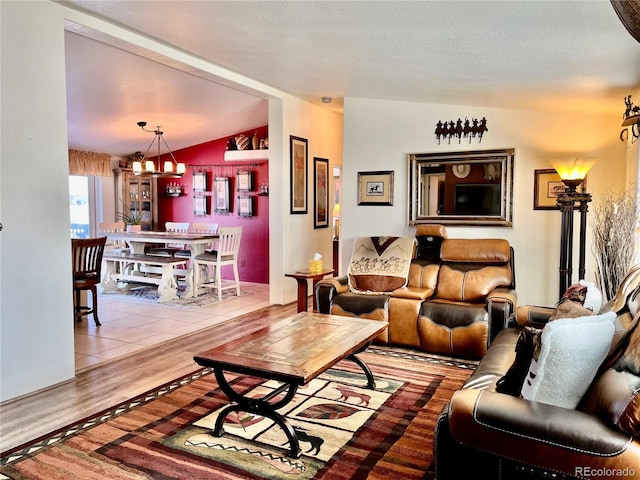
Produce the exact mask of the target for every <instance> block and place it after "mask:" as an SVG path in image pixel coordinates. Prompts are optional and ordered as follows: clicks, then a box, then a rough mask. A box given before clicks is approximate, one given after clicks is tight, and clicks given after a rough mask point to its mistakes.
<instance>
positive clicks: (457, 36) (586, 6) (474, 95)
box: [60, 0, 640, 153]
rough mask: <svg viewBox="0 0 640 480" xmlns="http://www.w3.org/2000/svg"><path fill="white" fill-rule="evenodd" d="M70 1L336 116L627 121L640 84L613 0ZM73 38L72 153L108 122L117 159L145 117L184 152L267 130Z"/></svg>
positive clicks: (180, 78) (236, 98)
mask: <svg viewBox="0 0 640 480" xmlns="http://www.w3.org/2000/svg"><path fill="white" fill-rule="evenodd" d="M60 3H63V4H65V5H67V6H71V7H72V8H77V9H80V10H86V11H88V12H90V13H92V14H94V15H98V16H101V17H104V18H106V19H109V20H110V21H112V22H115V23H117V24H119V25H122V26H125V27H126V28H129V29H131V30H133V31H136V32H140V33H143V34H145V35H147V36H149V37H152V38H155V39H159V40H161V41H163V42H165V43H167V44H171V45H174V46H176V47H178V48H180V49H183V50H185V51H188V52H191V53H193V54H195V55H197V56H200V57H202V58H205V59H207V60H210V61H211V62H213V63H215V64H217V65H220V66H222V67H225V68H227V69H229V70H231V71H234V72H237V73H240V74H243V75H245V76H247V77H250V78H254V79H256V80H259V81H261V82H262V83H265V84H268V85H271V86H274V87H276V88H278V89H280V90H283V91H286V92H289V93H291V94H293V95H296V96H299V97H301V98H305V99H308V100H310V101H312V102H314V103H318V104H319V103H320V98H321V97H322V96H329V97H332V98H334V101H333V102H332V103H331V104H330V105H329V107H328V108H334V109H336V108H337V109H339V108H340V106H341V104H342V103H341V100H342V98H344V97H363V98H374V99H387V100H401V101H410V102H428V103H444V104H462V105H484V106H494V107H502V108H535V109H543V110H568V111H576V112H597V113H604V114H612V115H622V112H623V110H624V103H623V98H624V96H625V95H628V94H629V93H632V92H635V91H637V89H638V86H640V44H639V43H638V42H637V41H636V40H635V39H634V38H633V37H632V36H631V35H630V34H629V33H628V32H627V31H626V29H625V28H624V27H623V25H622V24H621V22H620V20H619V19H618V17H617V15H616V13H615V11H614V9H613V8H612V6H611V4H610V3H609V2H608V1H605V0H596V1H422V2H409V1H406V2H405V1H390V2H384V1H376V2H368V1H359V2H355V1H353V2H344V1H322V2H315V1H309V2H307V1H296V2H285V1H260V2H253V1H247V2H240V1H231V2H228V1H187V2H185V1H165V2H158V1H121V0H111V1H108V2H107V1H98V2H96V1H84V0H78V1H68V2H60ZM67 36H68V64H69V66H68V70H70V72H68V76H69V82H70V84H69V89H68V90H69V112H70V114H69V118H70V129H69V131H70V133H69V135H70V142H71V143H78V144H79V143H80V140H79V139H80V138H82V139H83V142H85V144H86V145H87V149H88V146H89V144H91V143H94V144H95V143H96V142H99V141H101V140H98V138H97V135H96V133H95V131H96V130H97V128H96V127H95V126H96V125H100V123H101V122H102V124H101V130H102V133H101V135H102V136H104V135H105V134H107V135H111V134H112V131H113V134H114V135H118V134H119V135H120V137H119V138H121V139H123V140H122V142H121V144H118V137H117V136H116V137H113V139H112V143H113V144H114V147H113V148H116V144H117V149H118V152H119V153H124V152H126V151H128V150H127V148H129V150H130V145H131V144H130V143H127V142H129V141H130V140H129V139H125V138H124V137H127V134H125V133H123V132H124V131H125V129H127V131H130V130H132V129H133V130H134V131H132V132H130V133H132V135H133V138H134V139H135V138H137V140H138V143H139V142H140V138H141V137H140V135H141V134H140V133H139V131H138V132H135V129H137V126H135V123H136V122H137V121H139V120H145V121H147V122H149V123H150V125H154V126H155V123H158V124H159V125H162V126H163V128H164V129H165V132H166V133H165V137H166V139H167V141H168V142H169V144H170V146H171V147H172V148H174V149H176V148H180V147H182V146H186V144H187V143H189V142H192V143H191V144H193V143H200V142H201V141H206V140H208V139H211V138H217V137H220V136H224V135H227V134H230V133H233V132H234V129H235V131H238V130H242V129H243V128H242V127H240V128H236V125H241V124H242V121H243V120H242V119H243V118H244V119H251V120H250V122H251V121H253V122H254V123H253V124H247V127H248V128H253V126H256V125H259V124H265V123H267V113H266V102H265V101H264V100H257V99H255V98H252V97H248V96H247V95H246V94H244V93H241V92H239V91H235V90H229V89H228V88H227V87H220V86H218V85H215V84H212V83H211V82H209V81H206V80H203V79H200V78H196V77H194V76H191V75H188V74H185V73H183V72H179V71H178V70H174V69H172V68H169V67H166V66H161V65H159V64H154V62H152V61H150V60H146V59H142V58H141V57H136V55H133V54H131V53H126V52H123V51H118V50H116V49H113V48H112V47H108V46H106V45H102V44H99V42H95V41H93V40H88V39H84V38H81V37H79V36H77V35H73V34H67ZM69 37H70V38H69ZM94 49H95V50H94ZM111 50H116V52H110V51H111ZM123 56H124V57H126V58H124V57H123ZM131 57H133V58H131ZM98 87H99V91H98ZM96 98H100V100H99V101H98V103H99V105H94V104H93V102H96ZM634 100H636V103H638V100H639V99H634ZM103 110H105V111H106V112H107V113H104V112H103ZM154 115H155V119H154ZM144 117H146V118H144ZM105 119H107V121H106V122H104V120H105ZM235 121H237V122H238V123H235ZM83 124H84V126H83ZM225 128H226V131H225ZM76 132H81V133H82V134H81V135H77V136H76ZM189 132H191V134H190V135H189ZM220 132H223V133H220ZM183 137H184V139H183ZM172 139H174V140H175V143H176V145H177V146H175V147H174V145H173V143H174V140H172ZM198 139H200V140H199V141H198ZM150 140H151V138H147V139H145V142H148V141H150ZM185 142H186V143H185ZM143 143H144V142H143ZM127 145H129V147H128V146H127ZM101 147H102V146H101ZM143 147H145V145H143V146H140V145H138V146H137V147H136V149H138V150H139V149H141V148H143ZM93 149H94V150H97V149H98V148H97V146H94V148H93ZM102 151H105V150H104V149H103V150H102ZM110 153H114V151H111V152H110Z"/></svg>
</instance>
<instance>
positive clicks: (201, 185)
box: [193, 172, 207, 192]
mask: <svg viewBox="0 0 640 480" xmlns="http://www.w3.org/2000/svg"><path fill="white" fill-rule="evenodd" d="M193 191H194V192H206V191H207V172H193Z"/></svg>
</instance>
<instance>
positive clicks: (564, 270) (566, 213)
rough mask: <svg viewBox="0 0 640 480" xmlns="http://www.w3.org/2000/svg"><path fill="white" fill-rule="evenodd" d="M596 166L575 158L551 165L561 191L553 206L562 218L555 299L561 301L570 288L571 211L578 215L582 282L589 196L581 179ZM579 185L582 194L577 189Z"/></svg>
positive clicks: (579, 265) (581, 277)
mask: <svg viewBox="0 0 640 480" xmlns="http://www.w3.org/2000/svg"><path fill="white" fill-rule="evenodd" d="M595 163H596V161H595V159H592V158H575V159H573V158H572V159H569V160H557V161H555V162H553V163H552V165H553V167H554V168H555V169H556V171H557V172H558V175H560V179H561V180H562V183H564V185H565V191H564V192H562V193H561V194H559V195H558V198H557V200H556V205H557V206H558V208H559V209H560V212H561V214H562V226H561V228H560V268H559V274H560V282H559V296H558V298H559V299H561V298H562V296H563V295H564V293H565V292H566V291H567V288H568V287H569V285H571V277H572V275H573V217H574V211H575V210H576V209H577V210H578V211H579V212H580V239H579V240H580V243H579V245H580V252H579V257H578V279H579V280H580V279H584V275H585V267H584V265H585V259H586V253H585V252H586V243H587V212H588V211H589V202H590V201H591V194H590V193H587V192H586V191H585V186H584V184H583V182H584V179H585V178H586V176H587V173H589V170H591V167H593V165H594V164H595ZM580 184H583V185H582V191H581V192H578V191H577V188H578V186H579V185H580Z"/></svg>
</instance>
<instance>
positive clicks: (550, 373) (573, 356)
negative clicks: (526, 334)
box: [521, 312, 616, 409]
mask: <svg viewBox="0 0 640 480" xmlns="http://www.w3.org/2000/svg"><path fill="white" fill-rule="evenodd" d="M615 318H616V314H615V313H613V312H607V313H604V314H602V315H594V316H587V317H579V318H574V319H571V318H561V319H558V320H555V321H553V322H550V323H549V324H547V325H546V326H545V327H544V328H543V329H542V335H541V336H540V346H541V348H540V355H539V357H538V359H537V360H536V359H535V358H534V359H533V360H532V361H531V365H530V367H529V372H528V374H527V377H526V378H525V382H524V384H523V386H522V392H521V395H522V398H525V399H527V400H533V401H537V402H542V403H548V404H551V405H556V406H560V407H565V408H572V409H573V408H575V407H576V406H577V405H578V403H579V402H580V399H581V398H582V396H583V395H584V393H585V392H586V391H587V388H589V385H590V384H591V381H592V380H593V378H594V377H595V375H596V372H597V371H598V367H599V366H600V364H601V363H602V361H603V360H604V359H605V357H606V356H607V353H608V352H609V347H610V346H611V340H612V338H613V333H614V320H615ZM577 320H578V321H577Z"/></svg>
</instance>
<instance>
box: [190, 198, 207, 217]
mask: <svg viewBox="0 0 640 480" xmlns="http://www.w3.org/2000/svg"><path fill="white" fill-rule="evenodd" d="M207 213H209V212H207V197H206V196H204V195H194V196H193V214H194V215H195V216H196V217H204V216H205V215H207Z"/></svg>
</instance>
